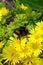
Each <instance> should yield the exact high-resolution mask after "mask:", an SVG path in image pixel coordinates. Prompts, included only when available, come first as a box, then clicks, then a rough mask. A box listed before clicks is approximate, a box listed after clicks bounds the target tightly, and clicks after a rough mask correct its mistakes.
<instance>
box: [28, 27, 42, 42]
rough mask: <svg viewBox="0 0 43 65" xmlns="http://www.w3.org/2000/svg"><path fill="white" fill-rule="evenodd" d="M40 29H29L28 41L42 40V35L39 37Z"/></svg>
mask: <svg viewBox="0 0 43 65" xmlns="http://www.w3.org/2000/svg"><path fill="white" fill-rule="evenodd" d="M39 31H40V30H37V29H36V28H35V29H32V30H31V31H30V33H31V34H30V35H29V37H30V38H29V40H30V41H38V42H42V39H43V38H42V37H41V33H40V32H39Z"/></svg>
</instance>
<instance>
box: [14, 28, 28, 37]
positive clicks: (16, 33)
mask: <svg viewBox="0 0 43 65" xmlns="http://www.w3.org/2000/svg"><path fill="white" fill-rule="evenodd" d="M28 33H29V32H28V29H26V28H25V27H20V28H17V29H15V31H14V34H13V36H15V37H22V36H26V35H27V34H28Z"/></svg>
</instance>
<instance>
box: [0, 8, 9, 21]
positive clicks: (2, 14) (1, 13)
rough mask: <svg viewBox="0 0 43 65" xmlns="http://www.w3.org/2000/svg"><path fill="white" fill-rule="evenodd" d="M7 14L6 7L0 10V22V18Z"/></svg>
mask: <svg viewBox="0 0 43 65" xmlns="http://www.w3.org/2000/svg"><path fill="white" fill-rule="evenodd" d="M7 13H8V9H6V7H2V8H0V20H1V18H2V16H5V15H7Z"/></svg>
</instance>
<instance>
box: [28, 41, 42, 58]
mask: <svg viewBox="0 0 43 65" xmlns="http://www.w3.org/2000/svg"><path fill="white" fill-rule="evenodd" d="M29 42H30V43H29V44H28V46H29V47H30V49H31V51H32V53H33V55H34V56H35V57H37V56H38V55H39V54H40V53H41V52H42V44H41V43H39V42H36V41H29Z"/></svg>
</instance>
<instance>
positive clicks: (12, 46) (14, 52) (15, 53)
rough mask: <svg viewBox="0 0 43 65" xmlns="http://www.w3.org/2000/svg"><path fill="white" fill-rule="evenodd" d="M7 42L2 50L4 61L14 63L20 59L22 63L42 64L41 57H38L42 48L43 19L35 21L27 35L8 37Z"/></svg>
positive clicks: (25, 64) (12, 64)
mask: <svg viewBox="0 0 43 65" xmlns="http://www.w3.org/2000/svg"><path fill="white" fill-rule="evenodd" d="M7 43H8V45H7V46H5V47H4V49H3V52H2V53H3V57H4V58H3V59H6V61H5V62H4V63H6V62H8V61H9V62H10V65H15V64H16V63H18V64H19V61H21V62H22V63H23V65H43V59H41V58H39V54H40V53H42V50H43V21H41V22H38V23H36V27H35V29H32V30H30V34H28V35H27V37H26V36H25V37H22V38H21V39H20V40H19V39H17V38H13V37H10V38H9V40H8V42H7ZM9 62H8V63H9Z"/></svg>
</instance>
